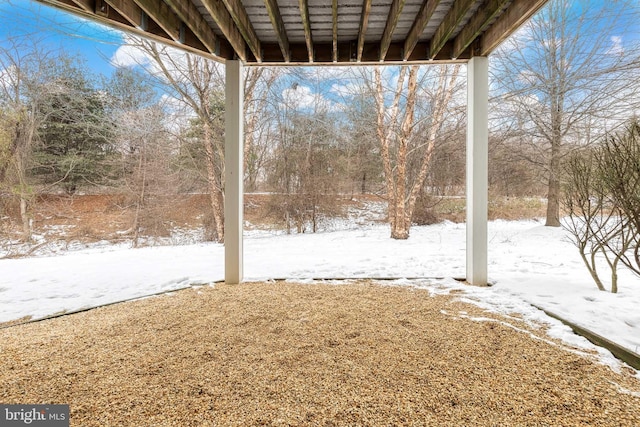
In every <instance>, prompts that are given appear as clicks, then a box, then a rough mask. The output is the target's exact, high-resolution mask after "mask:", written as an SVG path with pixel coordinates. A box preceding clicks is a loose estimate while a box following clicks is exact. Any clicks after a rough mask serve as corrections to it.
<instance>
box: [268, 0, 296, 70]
mask: <svg viewBox="0 0 640 427" xmlns="http://www.w3.org/2000/svg"><path fill="white" fill-rule="evenodd" d="M264 5H265V7H266V8H267V13H268V14H269V19H271V25H273V31H274V32H275V35H276V38H277V39H278V45H280V50H281V51H282V57H283V58H284V62H289V61H291V50H290V48H289V38H288V37H287V31H286V29H285V27H284V22H283V21H282V15H280V8H279V7H278V3H277V1H276V0H264Z"/></svg>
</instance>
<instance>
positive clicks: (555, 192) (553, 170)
mask: <svg viewBox="0 0 640 427" xmlns="http://www.w3.org/2000/svg"><path fill="white" fill-rule="evenodd" d="M553 108H555V111H554V112H553V114H552V118H551V122H552V127H553V128H552V133H553V135H552V141H551V161H550V162H549V186H548V191H547V221H546V223H545V225H546V226H548V227H560V146H561V144H562V136H561V134H560V126H561V124H560V119H561V113H560V111H558V110H557V108H559V107H553Z"/></svg>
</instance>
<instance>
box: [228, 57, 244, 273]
mask: <svg viewBox="0 0 640 427" xmlns="http://www.w3.org/2000/svg"><path fill="white" fill-rule="evenodd" d="M225 64H226V65H225V70H226V71H225V80H226V87H225V139H224V181H225V184H224V280H225V282H226V283H229V284H238V283H240V282H242V275H243V265H242V261H243V259H242V258H243V249H242V223H243V214H244V212H243V205H244V203H243V202H244V197H243V196H244V190H243V185H242V179H243V170H242V168H243V159H242V156H243V152H244V150H243V141H244V136H243V135H244V129H243V108H242V102H243V99H244V94H243V91H244V83H243V71H242V68H243V67H242V62H241V61H231V60H227V61H226V63H225Z"/></svg>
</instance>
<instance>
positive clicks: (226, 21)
mask: <svg viewBox="0 0 640 427" xmlns="http://www.w3.org/2000/svg"><path fill="white" fill-rule="evenodd" d="M156 1H157V0H156ZM179 1H185V0H179ZM189 1H190V0H189ZM202 4H203V5H204V7H205V9H207V12H209V15H210V16H211V18H213V20H214V21H215V23H216V25H218V27H219V28H220V31H222V34H224V36H225V38H226V39H227V40H228V41H229V44H231V47H232V48H233V50H234V51H235V53H236V55H238V58H240V59H241V60H242V61H246V60H247V49H246V45H245V41H244V38H243V37H242V34H240V31H239V30H238V28H237V27H236V25H235V23H234V22H233V18H232V17H231V15H230V14H229V11H228V10H227V8H226V7H225V5H224V3H222V1H221V0H203V1H202Z"/></svg>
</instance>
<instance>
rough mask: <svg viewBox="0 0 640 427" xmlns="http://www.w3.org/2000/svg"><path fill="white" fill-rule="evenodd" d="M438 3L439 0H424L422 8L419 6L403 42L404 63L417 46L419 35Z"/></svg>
mask: <svg viewBox="0 0 640 427" xmlns="http://www.w3.org/2000/svg"><path fill="white" fill-rule="evenodd" d="M439 3H440V0H424V2H423V3H422V6H420V10H419V11H418V14H417V15H416V19H415V20H414V21H413V25H412V26H411V29H410V30H409V34H407V38H406V39H405V41H404V54H403V55H402V56H403V59H404V60H405V61H406V60H407V58H409V57H410V56H411V52H413V49H415V47H416V44H418V40H419V39H420V35H421V34H422V32H423V31H424V29H425V27H426V26H427V24H428V23H429V19H431V15H433V12H435V10H436V8H437V7H438V4H439Z"/></svg>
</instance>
